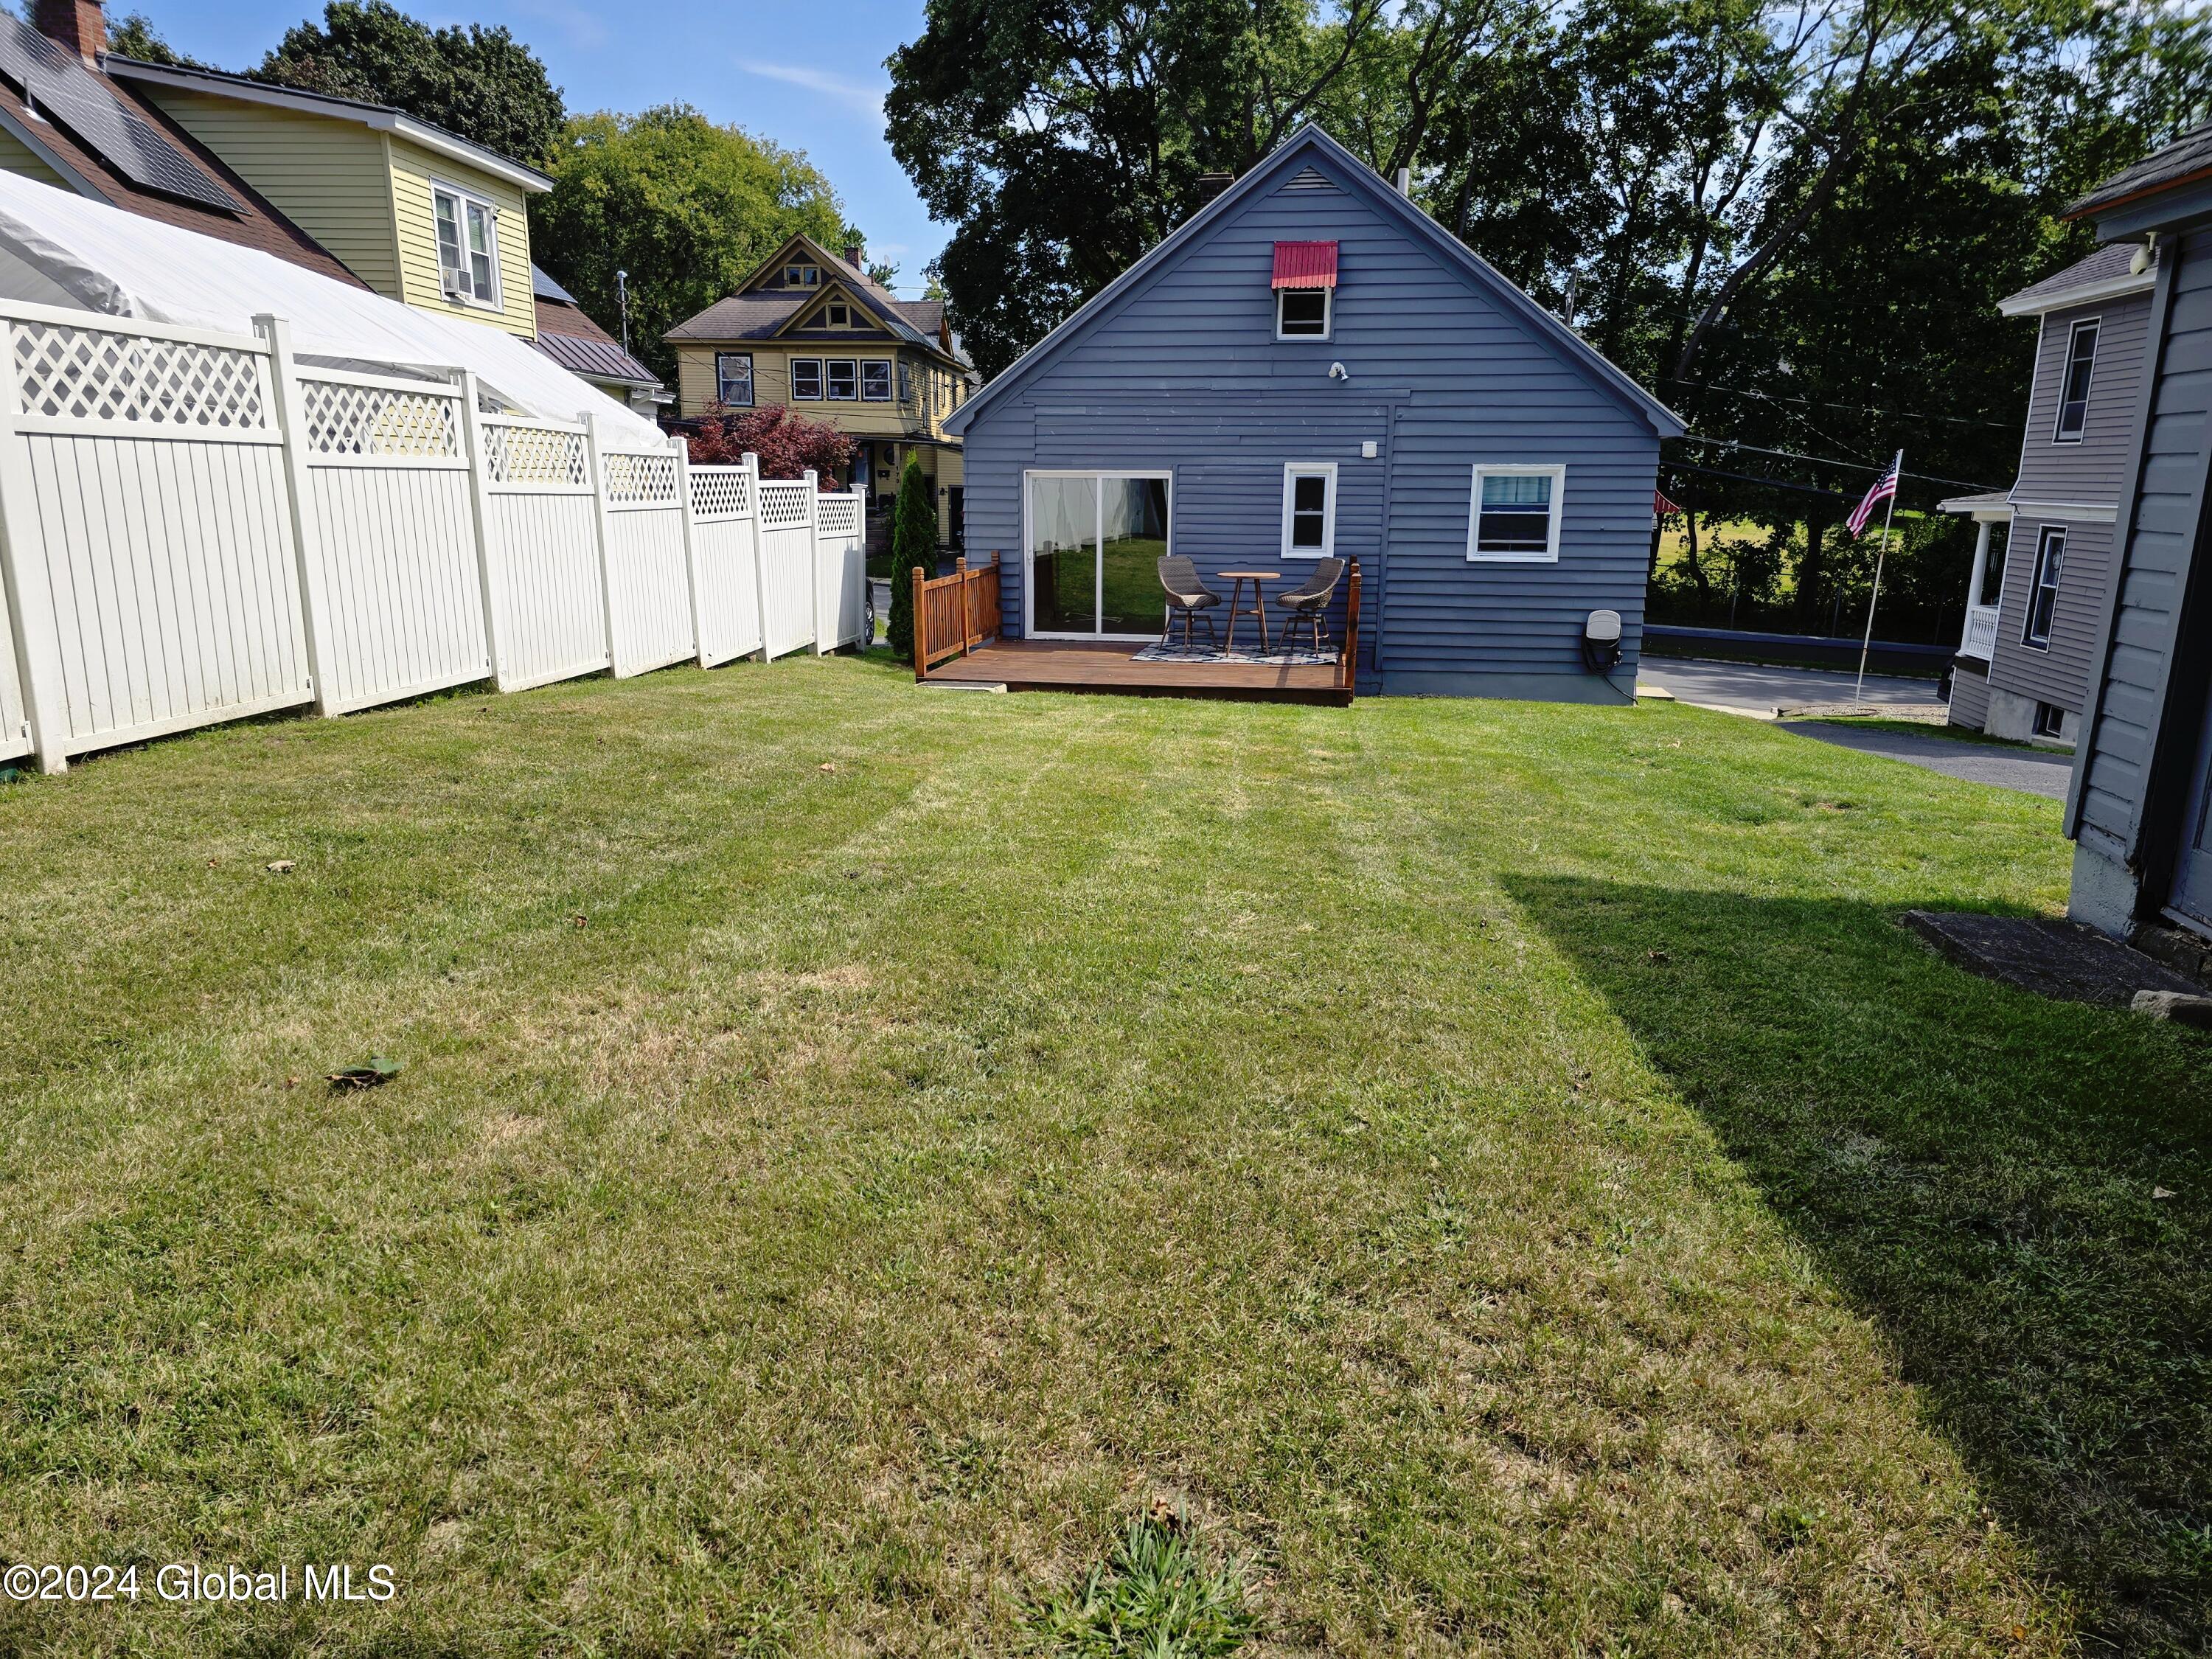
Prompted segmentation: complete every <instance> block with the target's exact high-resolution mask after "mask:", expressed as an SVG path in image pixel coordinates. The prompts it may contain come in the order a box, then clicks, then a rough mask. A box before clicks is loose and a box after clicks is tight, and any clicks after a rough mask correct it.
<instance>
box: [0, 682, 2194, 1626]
mask: <svg viewBox="0 0 2212 1659" xmlns="http://www.w3.org/2000/svg"><path fill="white" fill-rule="evenodd" d="M2057 820H2058V809H2057V806H2056V805H2053V804H2051V803H2048V802H2045V801H2041V800H2037V799H2029V798H2027V797H2025V796H2020V795H2014V794H2008V793H2000V792H1997V791H1995V790H1990V789H1984V788H1980V787H1975V786H1972V785H1967V784H1962V783H1957V782H1954V781H1949V780H1947V779H1944V778H1942V777H1939V776H1936V775H1933V774H1930V773H1928V772H1925V771H1923V770H1920V769H1915V768H1911V767H1906V766H1902V765H1898V764H1894V763H1890V762H1887V761H1884V760H1881V759H1879V758H1876V757H1870V756H1863V755H1858V754H1854V753H1852V752H1850V751H1849V750H1842V749H1839V748H1837V747H1834V746H1832V745H1829V744H1820V743H1816V742H1813V741H1809V740H1807V739H1804V738H1799V737H1796V736H1794V735H1792V734H1790V733H1788V732H1780V731H1776V730H1773V729H1771V728H1769V727H1767V726H1763V725H1760V724H1759V723H1757V722H1753V721H1749V720H1732V719H1729V718H1728V717H1725V716H1721V715H1715V714H1705V713H1702V712H1699V711H1698V710H1694V709H1688V708H1680V707H1679V706H1673V705H1666V704H1654V705H1650V706H1646V707H1644V708H1638V709H1635V710H1594V709H1580V708H1559V707H1540V706H1535V705H1525V704H1523V705H1514V704H1504V703H1448V702H1420V701H1413V700H1399V701H1389V702H1385V701H1369V702H1361V703H1359V704H1358V705H1357V706H1356V707H1354V708H1351V709H1349V710H1327V709H1311V708H1272V707H1248V706H1243V705H1235V704H1205V703H1187V702H1153V701H1147V700H1138V699H1127V700H1108V699H1099V700H1092V699H1086V698H1079V697H1054V696H1012V697H1007V696H963V695H956V694H951V693H945V692H935V691H924V690H916V689H915V686H914V685H913V684H912V683H911V680H910V679H909V678H907V677H906V676H904V675H902V673H900V672H899V671H896V669H893V668H890V667H887V666H884V665H881V664H880V663H864V662H856V661H853V660H849V659H842V660H841V659H831V660H828V661H823V662H816V661H812V660H805V659H802V660H794V661H787V662H782V663H778V664H775V665H770V666H767V667H762V666H758V665H738V666H735V667H732V668H729V669H726V670H721V671H716V672H714V673H712V674H704V673H700V672H697V671H690V670H682V671H669V672H666V673H662V674H656V675H653V676H651V677H649V678H644V679H641V680H635V681H631V682H628V683H625V684H614V683H611V682H607V681H589V682H581V683H577V684H569V685H564V686H556V687H551V688H548V689H545V690H538V691H533V692H530V693H526V694H524V695H521V696H512V697H498V696H489V695H477V694H469V695H461V696H451V697H447V698H443V699H440V700H437V701H434V702H427V703H424V704H420V705H417V706H415V707H411V708H402V709H396V710H391V711H386V712H383V713H379V714H368V715H362V716H356V717H353V718H349V719H347V720H335V721H323V722H316V721H307V720H299V721H286V722H279V723H270V724H262V725H257V726H244V727H237V728H232V729H228V730H224V731H218V732H206V733H203V734H199V735H197V736H193V737H190V738H183V739H179V740H176V741H172V742H167V743H163V744H156V745H155V746H153V747H151V748H149V749H147V750H143V751H142V752H138V753H133V754H127V755H121V756H117V757H111V758H108V759H105V760H101V761H98V762H95V763H92V764H89V765H87V766H84V767H82V768H81V769H78V770H77V771H76V772H74V773H72V774H71V775H69V776H67V777H64V778H61V779H58V780H36V779H34V780H28V781H22V782H20V783H16V784H14V785H10V786H8V787H0V848H5V856H4V858H0V941H4V949H0V1007H4V1008H5V1009H6V1010H7V1011H8V1012H7V1017H6V1018H4V1019H0V1192H4V1193H5V1194H7V1202H6V1203H5V1204H4V1205H0V1310H4V1316H0V1559H4V1561H6V1562H9V1563H42V1562H48V1561H56V1562H68V1561H85V1562H99V1561H107V1562H117V1563H130V1562H136V1563H138V1564H140V1565H141V1570H142V1572H144V1573H147V1574H149V1575H150V1573H151V1572H152V1571H153V1569H154V1568H155V1567H156V1566H157V1565H160V1564H161V1563H165V1562H172V1561H197V1562H198V1563H201V1564H203V1565H223V1564H232V1563H235V1564H240V1565H245V1566H247V1567H261V1566H266V1567H268V1568H270V1569H274V1568H275V1567H276V1566H277V1565H279V1564H280V1563H283V1564H289V1565H290V1568H291V1571H292V1574H293V1588H294V1589H295V1595H296V1591H297V1589H298V1572H299V1564H301V1563H306V1562H350V1563H354V1564H356V1583H362V1582H363V1581H364V1578H365V1571H366V1568H367V1566H368V1565H369V1564H373V1563H382V1564H386V1565H389V1566H390V1567H391V1568H392V1571H393V1574H394V1576H395V1577H396V1579H397V1582H398V1585H399V1593H398V1595H397V1596H396V1597H394V1598H393V1599H392V1600H390V1601H385V1602H381V1603H362V1604H358V1605H351V1606H344V1605H341V1606H324V1605H319V1604H309V1603H306V1602H302V1601H298V1600H296V1599H295V1600H294V1601H291V1602H289V1603H287V1604H285V1605H283V1606H273V1607H258V1608H247V1609H239V1608H233V1607H224V1606H219V1605H216V1606H201V1607H179V1606H171V1605H167V1604H163V1603H161V1602H160V1601H158V1600H157V1599H155V1597H154V1595H152V1594H151V1593H150V1590H149V1593H148V1594H147V1595H145V1596H144V1597H143V1599H142V1600H141V1601H140V1602H138V1603H137V1604H136V1605H135V1606H104V1607H93V1608H80V1609H72V1608H70V1607H59V1606H43V1605H31V1606H14V1605H9V1604H8V1603H6V1602H4V1601H0V1652H5V1653H8V1654H15V1653H53V1654H70V1655H79V1654H86V1653H99V1652H116V1653H123V1652H128V1653H131V1654H133V1655H166V1654H171V1653H185V1652H191V1653H204V1654H216V1653H250V1654H266V1655H276V1654H288V1653H292V1652H295V1651H300V1650H313V1651H315V1652H319V1653H328V1654H349V1655H352V1654H359V1655H368V1654H377V1655H385V1656H391V1655H403V1654H404V1655H428V1654H460V1653H468V1654H471V1655H474V1654H496V1655H516V1656H521V1655H539V1654H568V1653H578V1654H595V1655H639V1656H642V1655H647V1654H664V1653H681V1654H697V1655H707V1654H716V1655H721V1654H737V1653H793V1654H809V1655H811V1654H820V1653H828V1654H845V1655H873V1654H952V1653H984V1654H988V1653H1005V1652H1010V1651H1013V1650H1018V1648H1020V1647H1021V1646H1022V1644H1024V1641H1026V1640H1029V1639H1030V1638H1032V1637H1034V1635H1035V1634H1036V1632H1039V1631H1042V1630H1044V1629H1046V1628H1048V1627H1049V1628H1059V1627H1060V1625H1061V1624H1062V1623H1063V1622H1064V1621H1065V1620H1067V1619H1069V1618H1073V1617H1075V1616H1077V1614H1076V1613H1071V1612H1070V1609H1072V1608H1073V1609H1077V1610H1078V1611H1079V1610H1080V1609H1081V1608H1082V1607H1087V1606H1090V1605H1091V1604H1092V1603H1097V1604H1100V1605H1103V1604H1106V1603H1107V1602H1109V1601H1112V1600H1113V1598H1115V1597H1117V1596H1118V1597H1121V1599H1122V1601H1132V1600H1133V1599H1137V1598H1139V1591H1140V1590H1141V1588H1142V1586H1144V1585H1146V1584H1150V1583H1159V1584H1163V1585H1168V1586H1170V1587H1173V1588H1174V1589H1175V1593H1176V1595H1181V1596H1182V1597H1183V1598H1184V1602H1185V1605H1186V1606H1187V1607H1188V1608H1189V1609H1193V1610H1194V1611H1191V1612H1190V1614H1189V1616H1190V1618H1191V1619H1192V1620H1194V1621H1201V1622H1202V1621H1203V1620H1212V1623H1211V1624H1210V1625H1208V1626H1207V1627H1208V1628H1211V1629H1214V1630H1216V1631H1217V1632H1226V1634H1225V1635H1223V1636H1222V1638H1221V1639H1222V1640H1225V1641H1230V1640H1235V1639H1237V1636H1238V1633H1239V1632H1241V1631H1242V1630H1243V1623H1242V1622H1240V1620H1242V1619H1243V1615H1242V1614H1240V1613H1238V1612H1237V1602H1236V1596H1237V1589H1236V1585H1237V1569H1236V1568H1235V1567H1234V1566H1233V1565H1231V1564H1234V1563H1237V1561H1238V1560H1239V1559H1240V1558H1242V1559H1245V1560H1247V1561H1248V1562H1249V1568H1248V1570H1247V1580H1246V1582H1248V1583H1249V1590H1248V1591H1247V1593H1246V1594H1247V1604H1246V1605H1247V1607H1248V1608H1249V1613H1251V1614H1253V1615H1255V1616H1256V1620H1257V1631H1256V1634H1255V1635H1254V1636H1253V1637H1252V1638H1251V1640H1250V1643H1249V1646H1248V1647H1247V1648H1246V1649H1245V1651H1249V1652H1252V1653H1255V1654H1272V1655H1282V1656H1288V1655H1293V1654H1297V1655H1316V1654H1322V1653H1328V1654H1340V1655H1371V1656H1385V1655H1388V1656H1416V1655H1443V1654H1460V1653H1496V1654H1505V1655H1528V1656H1540V1655H1541V1656H1552V1655H1566V1654H1577V1655H1583V1654H1587V1655H1601V1654H1603V1655H1613V1656H1627V1655H1631V1654H1634V1655H1669V1656H1671V1655H1714V1656H1723V1655H1725V1656H1738V1655H1775V1656H1785V1655H1787V1656H1796V1655H1803V1654H1808V1653H1832V1654H1837V1655H1853V1656H1857V1655H1866V1654H1876V1653H1879V1654H1885V1655H1887V1654H1900V1655H1902V1654H1915V1655H1932V1654H1979V1653H1990V1654H2007V1655H2010V1654H2016V1653H2031V1654H2051V1653H2056V1652H2059V1651H2063V1650H2067V1649H2068V1648H2069V1644H2073V1643H2075V1641H2076V1640H2077V1639H2080V1638H2084V1637H2087V1638H2091V1639H2088V1640H2087V1641H2085V1642H2083V1646H2085V1647H2086V1648H2087V1650H2089V1651H2092V1652H2099V1653H2102V1652H2113V1651H2127V1652H2130V1653H2133V1654H2159V1653H2164V1654H2182V1653H2193V1652H2199V1651H2201V1650H2203V1646H2204V1644H2206V1643H2207V1642H2208V1641H2212V1614H2208V1613H2207V1608H2208V1607H2212V1375H2209V1374H2208V1371H2209V1370H2212V1367H2208V1358H2207V1356H2208V1347H2212V1249H2208V1245H2212V1160H2208V1158H2207V1149H2208V1140H2212V1110H2208V1109H2212V1042H2208V1041H2207V1040H2206V1039H2204V1038H2203V1037H2201V1036H2195V1035H2192V1034H2190V1033H2186V1032H2181V1031H2177V1030H2173V1029H2172V1028H2169V1027H2166V1026H2163V1025H2159V1024H2152V1023H2150V1022H2147V1021H2141V1020H2138V1019H2136V1018H2134V1017H2132V1016H2129V1015H2125V1014H2118V1013H2108V1012H2095V1011H2091V1010H2087V1009H2082V1008H2078V1007H2073V1006H2055V1005H2049V1004H2045V1003H2041V1002H2039V1001H2036V1000H2033V999H2030V998H2027V997H2025V996H2022V995H2019V994H2014V993H2012V992H2009V991H2006V990H2003V989H2001V988H1999V987H1994V986H1991V985H1989V984H1985V983H1984V982H1982V981H1978V980H1976V979H1973V978H1971V977H1969V976H1967V975H1965V974H1963V973H1961V972H1960V970H1958V969H1955V968H1953V967H1951V966H1950V965H1948V964H1947V963H1943V962H1942V961H1941V960H1939V959H1937V958H1936V957H1934V956H1933V955H1932V954H1930V953H1929V952H1928V951H1925V950H1924V949H1923V947H1922V946H1921V945H1919V944H1918V943H1917V942H1916V941H1915V940H1914V939H1912V938H1911V936H1909V935H1908V934H1907V933H1905V931H1904V930H1903V929H1901V928H1900V927H1898V926H1897V925H1896V923H1895V921H1894V920H1893V918H1894V917H1895V915H1896V914H1897V912H1898V911H1899V910H1900V909H1903V908H1906V907H1907V906H1911V905H1923V904H1932V905H1938V906H1980V907H1990V908H2014V909H2029V910H2037V909H2040V910H2048V909H2051V908H2056V907H2057V906H2058V905H2059V904H2060V903H2061V902H2063V893H2064V886H2065V872H2066V863H2067V853H2068V850H2069V849H2068V848H2067V846H2066V844H2065V843H2064V842H2063V841H2061V840H2060V839H2059V837H2058V834H2057ZM279 859H289V860H295V866H296V867H295V869H294V870H293V871H292V872H290V873H289V874H277V873H271V872H269V871H268V870H267V869H266V868H265V867H264V866H267V865H268V864H269V863H270V861H271V860H279ZM372 1050H380V1051H381V1052H383V1053H385V1054H389V1055H391V1056H392V1057H393V1058H394V1059H396V1060H398V1061H399V1062H400V1064H401V1065H402V1066H403V1068H404V1069H403V1070H402V1072H401V1073H400V1075H399V1076H398V1079H396V1080H394V1081H392V1083H390V1084H389V1085H386V1086H385V1087H383V1088H381V1089H379V1090H375V1091H368V1092H362V1093H350V1094H339V1093H333V1092H331V1091H328V1090H327V1089H326V1088H325V1086H324V1085H323V1083H322V1080H321V1079H322V1075H323V1073H325V1072H328V1071H330V1070H331V1069H333V1068H335V1067H336V1066H340V1065H343V1064H347V1063H350V1062H354V1061H356V1060H361V1059H362V1058H363V1057H365V1056H366V1055H367V1054H368V1053H370V1052H371V1051H372ZM2154 1186H2156V1187H2160V1188H2165V1189H2167V1190H2170V1191H2171V1192H2172V1194H2174V1195H2173V1196H2172V1197H2169V1198H2162V1199H2161V1198H2154V1196H2153V1190H2154ZM1159 1500H1164V1505H1163V1506H1162V1509H1161V1510H1160V1512H1162V1513H1170V1512H1172V1511H1173V1510H1176V1509H1178V1508H1179V1509H1180V1510H1182V1513H1183V1514H1184V1515H1185V1516H1187V1517H1188V1538H1189V1548H1190V1551H1191V1553H1193V1554H1194V1558H1195V1559H1191V1558H1190V1557H1189V1556H1187V1555H1184V1554H1178V1553H1176V1551H1178V1550H1180V1549H1181V1548H1182V1546H1181V1545H1170V1544H1163V1543H1161V1542H1159V1541H1158V1538H1156V1537H1154V1536H1152V1534H1142V1535H1139V1534H1136V1533H1133V1532H1132V1531H1131V1528H1132V1525H1133V1522H1135V1521H1137V1520H1138V1518H1139V1517H1142V1516H1146V1515H1147V1514H1148V1513H1151V1512H1152V1511H1153V1506H1154V1505H1155V1504H1156V1502H1158V1501H1159ZM1132 1539H1134V1540H1135V1542H1133V1543H1132V1542H1130V1540H1132ZM1117 1552H1118V1553H1117ZM1100 1563H1105V1564H1107V1565H1106V1567H1105V1568H1103V1571H1104V1572H1105V1575H1106V1576H1105V1577H1103V1578H1092V1579H1086V1578H1085V1574H1086V1572H1087V1571H1089V1570H1090V1569H1091V1568H1092V1566H1093V1565H1094V1564H1100ZM1146 1575H1150V1577H1147V1576H1146ZM1208 1575H1212V1576H1208ZM1086 1585H1088V1586H1089V1588H1085V1586H1086ZM1132 1586H1137V1587H1138V1589H1132V1588H1131V1587H1132ZM1071 1587H1073V1588H1071ZM1193 1627H1194V1628H1195V1627H1196V1626H1195V1624H1194V1626H1193ZM1207 1650H1208V1651H1212V1650H1213V1649H1210V1648H1209V1649H1207ZM1101 1651H1103V1649H1102V1650H1101Z"/></svg>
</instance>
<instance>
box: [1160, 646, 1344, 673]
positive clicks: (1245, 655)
mask: <svg viewBox="0 0 2212 1659" xmlns="http://www.w3.org/2000/svg"><path fill="white" fill-rule="evenodd" d="M1130 660H1131V661H1132V662H1249V663H1261V664H1264V665H1267V667H1269V668H1312V667H1320V666H1322V665H1329V666H1334V665H1335V662H1336V653H1335V652H1334V651H1314V650H1310V649H1293V650H1287V651H1286V650H1275V651H1267V652H1260V651H1234V650H1232V651H1224V650H1221V649H1219V648H1218V647H1214V646H1211V645H1160V644H1157V643H1156V644H1152V645H1148V646H1146V647H1145V648H1144V649H1143V650H1141V651H1139V653H1137V654H1136V655H1135V656H1133V657H1132V658H1131V659H1130Z"/></svg>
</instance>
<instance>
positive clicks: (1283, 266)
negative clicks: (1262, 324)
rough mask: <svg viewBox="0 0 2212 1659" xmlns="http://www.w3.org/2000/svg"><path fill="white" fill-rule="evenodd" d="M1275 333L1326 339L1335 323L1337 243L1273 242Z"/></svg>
mask: <svg viewBox="0 0 2212 1659" xmlns="http://www.w3.org/2000/svg"><path fill="white" fill-rule="evenodd" d="M1274 289H1275V337H1276V338H1277V339H1279V340H1326V339H1328V337H1329V332H1330V330H1331V329H1332V328H1333V327H1334V324H1335V320H1336V319H1335V317H1334V314H1333V313H1334V310H1335V301H1336V244H1335V243H1334V242H1278V243H1276V244H1275V275H1274Z"/></svg>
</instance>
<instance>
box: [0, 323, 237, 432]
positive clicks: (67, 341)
mask: <svg viewBox="0 0 2212 1659" xmlns="http://www.w3.org/2000/svg"><path fill="white" fill-rule="evenodd" d="M8 332H9V349H11V350H12V351H13V353H14V355H15V380H16V386H17V396H18V397H19V398H20V399H21V402H20V405H19V406H20V408H21V410H22V412H23V413H24V414H25V415H28V416H46V417H49V418H52V419H55V420H64V421H125V422H145V423H147V424H149V425H155V426H168V427H184V428H200V429H202V430H207V429H214V430H217V431H226V432H265V431H267V430H268V429H269V427H270V419H269V397H268V392H267V390H266V388H265V386H264V381H263V378H262V363H263V361H264V360H263V358H262V356H261V354H260V353H258V352H254V351H240V350H233V349H228V348H226V347H222V346H214V345H204V344H202V343H198V342H197V341H191V340H165V339H158V338H151V337H148V336H145V335H143V334H111V333H109V332H107V331H106V330H104V329H91V328H71V327H69V326H68V325H64V324H60V323H46V322H30V321H17V322H13V323H10V324H9V330H8Z"/></svg>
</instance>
